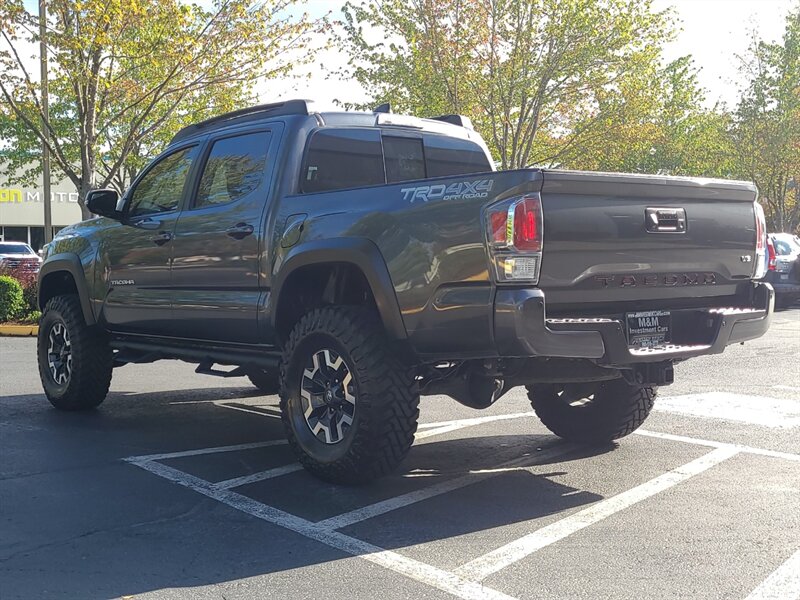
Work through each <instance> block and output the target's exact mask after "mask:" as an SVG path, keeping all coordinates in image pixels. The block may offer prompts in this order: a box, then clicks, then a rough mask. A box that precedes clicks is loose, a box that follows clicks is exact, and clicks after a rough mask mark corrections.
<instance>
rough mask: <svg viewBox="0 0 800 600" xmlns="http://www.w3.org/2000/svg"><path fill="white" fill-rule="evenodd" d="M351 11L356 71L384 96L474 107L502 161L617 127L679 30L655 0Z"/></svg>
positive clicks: (416, 109)
mask: <svg viewBox="0 0 800 600" xmlns="http://www.w3.org/2000/svg"><path fill="white" fill-rule="evenodd" d="M344 19H345V20H344V24H343V25H344V33H343V35H341V36H340V37H339V38H338V44H339V46H340V47H341V49H342V50H343V51H344V52H346V54H347V55H348V56H349V58H350V62H349V73H350V74H351V75H352V76H353V77H354V78H355V79H356V80H358V81H359V82H360V83H361V84H362V85H363V86H364V87H365V88H366V89H367V91H368V92H369V93H370V94H371V95H372V96H373V97H374V98H375V100H376V101H380V102H386V101H388V102H391V103H392V104H393V105H394V106H396V107H397V108H399V109H401V110H406V111H410V112H413V113H416V114H420V115H433V114H441V113H447V112H458V113H462V114H468V115H469V116H470V117H472V119H473V121H474V122H475V124H476V126H477V128H478V129H479V130H480V131H481V133H483V135H484V137H485V138H486V140H487V143H488V144H489V145H490V147H491V148H492V150H493V151H494V153H495V156H496V158H497V159H498V162H499V165H500V167H501V168H517V167H524V166H529V165H533V164H559V163H560V162H561V160H562V159H563V158H564V157H565V156H566V155H568V154H569V153H570V152H572V151H573V149H574V148H576V147H580V146H583V147H586V146H588V145H589V144H590V142H591V141H592V140H596V139H599V138H602V137H604V136H606V135H608V134H609V133H610V132H611V131H613V129H614V128H615V127H616V125H617V124H618V123H619V122H621V121H622V120H624V119H625V118H627V117H628V116H629V115H630V114H631V113H632V112H633V111H635V110H638V108H639V107H638V106H636V105H635V104H633V103H631V102H629V97H628V96H627V93H628V92H633V93H642V92H645V91H646V87H647V84H648V83H650V82H651V81H652V75H653V74H654V72H655V69H656V66H657V59H658V56H659V53H660V47H661V44H662V43H663V42H664V41H665V40H668V39H670V37H671V36H672V34H673V25H672V19H671V16H670V14H669V13H668V12H660V13H657V12H654V11H653V10H652V9H651V2H650V1H649V0H646V1H638V0H412V1H410V2H407V1H405V0H366V1H364V2H362V3H361V4H358V5H356V4H353V3H351V2H348V3H347V4H346V5H345V7H344ZM376 31H377V32H381V33H380V34H378V35H376V36H375V37H376V38H377V39H370V38H371V35H373V34H374V33H375V32H376Z"/></svg>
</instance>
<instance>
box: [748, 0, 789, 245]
mask: <svg viewBox="0 0 800 600" xmlns="http://www.w3.org/2000/svg"><path fill="white" fill-rule="evenodd" d="M741 72H742V74H743V75H744V77H745V78H746V80H747V81H748V84H747V86H746V88H745V89H744V91H743V93H742V97H741V100H740V102H739V105H738V107H737V108H736V112H735V114H734V119H735V126H734V129H733V139H734V143H735V147H736V150H737V161H738V165H739V169H740V173H741V176H742V177H744V178H746V179H750V180H752V181H754V182H755V183H756V185H757V186H758V189H759V192H760V196H761V202H762V204H764V205H765V208H767V214H768V217H769V218H770V221H771V226H772V228H774V229H775V230H778V231H796V230H797V229H798V227H800V6H797V7H796V8H795V9H794V10H793V11H791V12H790V14H789V15H788V16H787V18H786V29H785V32H784V35H783V39H782V40H781V42H779V43H767V42H765V41H764V40H761V39H759V37H758V35H756V34H754V35H753V40H752V42H751V44H750V47H749V49H748V52H747V54H746V55H745V56H744V57H742V61H741Z"/></svg>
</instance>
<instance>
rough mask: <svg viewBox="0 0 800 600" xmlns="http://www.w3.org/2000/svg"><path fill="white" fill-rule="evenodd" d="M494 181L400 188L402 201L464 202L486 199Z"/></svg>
mask: <svg viewBox="0 0 800 600" xmlns="http://www.w3.org/2000/svg"><path fill="white" fill-rule="evenodd" d="M492 185H494V181H493V180H491V179H476V180H474V181H459V182H457V183H451V184H450V185H444V184H439V185H421V186H419V187H413V188H402V189H401V190H400V193H402V194H403V200H406V201H408V202H411V203H413V202H417V201H422V202H428V201H429V200H464V199H469V198H486V197H488V196H489V192H491V191H492Z"/></svg>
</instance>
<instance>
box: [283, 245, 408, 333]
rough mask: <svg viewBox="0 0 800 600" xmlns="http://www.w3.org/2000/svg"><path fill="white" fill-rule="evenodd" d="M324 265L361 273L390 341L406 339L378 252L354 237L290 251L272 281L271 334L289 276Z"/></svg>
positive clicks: (401, 317)
mask: <svg viewBox="0 0 800 600" xmlns="http://www.w3.org/2000/svg"><path fill="white" fill-rule="evenodd" d="M325 263H347V264H351V265H353V266H355V267H357V268H358V269H360V270H361V272H362V273H363V274H364V276H365V277H366V279H367V283H368V284H369V287H370V289H371V290H372V296H373V297H374V298H375V304H376V306H377V308H378V313H379V315H380V318H381V321H382V322H383V326H384V328H385V330H386V332H387V333H388V335H389V337H390V338H392V339H396V340H402V339H406V338H407V337H408V333H407V332H406V327H405V325H404V323H403V316H402V314H401V312H400V306H399V304H398V302H397V296H396V295H395V292H394V285H393V284H392V278H391V277H390V275H389V269H388V268H387V267H386V262H385V261H384V260H383V256H382V255H381V251H380V250H379V249H378V247H377V246H376V245H375V244H374V243H373V242H372V241H370V240H368V239H366V238H354V237H353V238H329V239H324V240H313V241H310V242H305V243H303V244H299V245H297V246H295V247H293V248H292V249H291V250H290V251H289V252H288V253H287V254H286V257H285V258H284V260H283V261H282V262H281V264H280V267H279V269H278V272H277V273H276V274H275V275H274V276H273V280H272V289H271V292H272V293H271V296H272V298H274V300H272V301H271V302H272V305H273V309H272V310H271V311H270V313H271V314H270V321H271V324H272V328H273V330H275V329H276V328H277V314H278V310H277V309H278V306H279V305H280V298H281V290H282V288H283V284H284V283H285V282H286V281H287V279H288V278H289V276H290V275H291V274H292V273H293V272H294V271H296V270H297V269H300V268H302V267H306V266H309V265H319V264H325Z"/></svg>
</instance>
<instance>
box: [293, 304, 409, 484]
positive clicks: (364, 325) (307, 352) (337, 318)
mask: <svg viewBox="0 0 800 600" xmlns="http://www.w3.org/2000/svg"><path fill="white" fill-rule="evenodd" d="M324 348H330V349H331V350H333V351H334V352H336V353H337V354H338V355H339V356H340V357H341V358H343V359H344V361H345V365H346V368H347V369H348V371H349V372H350V373H351V375H352V378H353V380H354V382H355V397H356V401H355V403H354V406H355V409H354V414H353V417H352V418H353V420H352V424H351V425H350V426H349V429H348V430H347V432H346V434H345V435H344V436H343V437H342V439H341V441H339V442H338V443H335V444H329V443H328V444H326V443H325V442H323V441H320V440H319V439H317V437H315V434H314V433H313V432H312V430H311V427H310V425H309V423H308V422H307V421H306V417H305V416H304V412H303V409H302V404H301V398H300V386H301V385H302V382H303V377H304V375H303V372H304V368H305V365H306V363H307V361H308V360H310V359H311V357H312V355H313V354H314V353H315V352H320V351H321V350H322V349H324ZM280 381H281V391H280V397H281V414H282V417H283V424H284V426H285V428H286V435H287V437H288V440H289V444H290V445H291V447H292V449H293V450H294V452H295V454H296V455H297V457H298V460H299V461H300V463H301V464H302V465H303V467H305V468H306V469H307V470H308V471H310V472H311V473H313V474H314V475H316V476H317V477H319V478H321V479H323V480H326V481H330V482H334V483H344V484H356V483H365V482H367V481H371V480H373V479H376V478H378V477H381V476H383V475H386V474H387V473H389V472H390V471H392V470H394V469H395V468H396V467H397V465H398V464H399V463H400V462H401V461H402V460H403V459H404V458H405V457H406V455H407V454H408V451H409V449H410V448H411V444H412V443H413V442H414V434H415V432H416V430H417V419H418V417H419V392H418V389H417V385H416V382H415V380H414V377H413V373H412V371H411V370H410V369H409V368H408V367H407V366H405V365H404V364H403V363H402V362H401V361H400V360H399V359H398V358H397V356H395V355H394V354H393V353H392V352H391V351H390V349H389V347H388V343H387V339H386V335H385V333H384V330H383V328H382V327H381V325H380V323H379V321H378V320H377V318H376V316H375V315H374V314H373V313H372V312H371V311H369V310H367V309H364V308H360V307H325V308H320V309H316V310H313V311H311V312H309V313H308V314H306V315H305V316H303V317H302V318H301V319H300V320H299V321H298V323H297V324H296V325H295V327H294V328H293V329H292V332H291V334H290V335H289V339H288V341H287V343H286V345H285V348H284V352H283V360H282V363H281V378H280Z"/></svg>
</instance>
